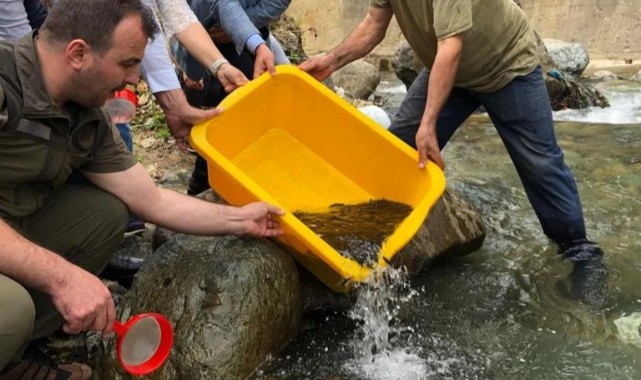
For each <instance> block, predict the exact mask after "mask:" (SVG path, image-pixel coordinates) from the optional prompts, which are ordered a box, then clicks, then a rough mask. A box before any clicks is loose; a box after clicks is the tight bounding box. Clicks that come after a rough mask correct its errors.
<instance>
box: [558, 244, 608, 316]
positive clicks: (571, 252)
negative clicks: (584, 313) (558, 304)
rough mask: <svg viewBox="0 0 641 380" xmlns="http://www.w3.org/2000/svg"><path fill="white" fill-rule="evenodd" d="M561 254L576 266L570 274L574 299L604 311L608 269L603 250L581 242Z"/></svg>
mask: <svg viewBox="0 0 641 380" xmlns="http://www.w3.org/2000/svg"><path fill="white" fill-rule="evenodd" d="M562 248H563V247H562ZM560 253H561V254H562V255H563V257H565V258H566V259H567V260H569V261H570V262H572V264H573V265H574V268H573V269H572V273H571V274H570V293H571V295H572V297H573V298H574V299H576V300H578V301H581V302H583V303H584V304H586V305H588V306H591V307H592V308H594V309H597V310H600V309H603V307H604V306H605V304H606V302H607V281H608V269H607V267H606V266H605V264H604V263H603V251H602V250H601V248H599V246H598V245H597V244H596V243H593V242H591V241H588V240H579V241H575V242H573V244H572V245H570V246H569V247H567V248H565V249H564V250H563V251H562V252H560Z"/></svg>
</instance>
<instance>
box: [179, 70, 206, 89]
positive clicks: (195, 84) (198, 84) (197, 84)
mask: <svg viewBox="0 0 641 380" xmlns="http://www.w3.org/2000/svg"><path fill="white" fill-rule="evenodd" d="M183 82H185V86H187V87H188V88H191V89H192V90H199V91H200V90H202V89H204V88H205V83H204V82H203V80H202V79H201V80H199V81H195V80H193V79H191V78H190V77H188V76H187V74H185V73H183Z"/></svg>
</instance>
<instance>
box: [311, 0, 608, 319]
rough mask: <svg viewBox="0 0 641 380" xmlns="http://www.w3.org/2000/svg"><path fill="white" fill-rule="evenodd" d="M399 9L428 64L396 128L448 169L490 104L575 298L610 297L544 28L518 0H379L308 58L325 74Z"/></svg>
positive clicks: (375, 35) (364, 49)
mask: <svg viewBox="0 0 641 380" xmlns="http://www.w3.org/2000/svg"><path fill="white" fill-rule="evenodd" d="M392 16H396V20H397V21H398V24H399V26H400V28H401V30H402V32H403V35H404V36H405V38H406V39H407V41H408V42H409V44H410V45H411V47H412V49H413V50H414V52H415V53H416V54H417V56H418V57H419V58H420V59H421V61H422V62H423V64H424V65H425V69H423V71H422V72H421V73H420V74H419V75H418V77H417V78H416V80H415V81H414V83H412V86H411V87H410V89H409V90H408V92H407V95H406V96H405V99H404V100H403V102H402V104H401V106H400V108H399V110H398V113H397V114H396V116H395V118H394V121H393V123H392V125H391V126H390V128H389V130H390V131H391V132H392V133H394V134H395V135H396V136H398V137H399V138H400V139H402V140H403V141H405V142H406V143H407V144H409V145H410V146H412V147H414V148H416V149H417V150H418V153H419V162H418V166H419V168H423V167H424V166H425V162H426V160H427V159H430V160H432V161H433V162H435V163H436V164H437V165H438V166H440V167H441V168H444V167H445V163H444V161H443V157H442V156H441V149H443V147H444V146H445V144H446V143H447V142H448V140H449V139H450V137H452V135H453V134H454V132H455V131H456V130H457V128H458V127H459V126H460V125H461V124H462V123H463V122H464V121H465V120H466V119H467V118H468V117H469V116H470V115H471V114H472V112H474V111H475V110H476V109H477V108H479V106H483V107H484V108H485V110H486V111H487V113H488V115H489V117H490V119H491V120H492V122H493V124H494V126H495V127H496V129H497V131H498V133H499V136H500V137H501V139H502V140H503V143H504V144H505V147H506V149H507V151H508V153H509V155H510V158H511V159H512V162H513V163H514V166H515V167H516V170H517V172H518V174H519V177H520V179H521V182H522V183H523V187H524V188H525V192H526V194H527V196H528V199H529V201H530V203H531V205H532V207H533V208H534V211H535V213H536V215H537V217H538V219H539V222H540V223H541V227H542V228H543V232H544V233H545V234H546V235H547V236H548V237H549V238H550V239H552V240H553V241H554V242H555V243H556V244H558V246H559V253H560V254H561V255H562V256H563V257H565V258H566V259H568V260H569V261H571V262H572V263H573V265H574V270H573V272H572V276H571V292H572V294H573V296H574V297H575V298H577V299H579V300H581V301H583V302H586V303H588V304H590V305H593V306H597V307H601V306H603V303H604V302H605V285H606V279H607V270H606V268H605V266H604V264H603V263H602V256H603V252H602V251H601V249H600V248H599V247H598V245H597V244H596V243H593V242H591V241H588V240H587V238H586V231H585V224H584V221H583V211H582V208H581V201H580V199H579V194H578V191H577V188H576V184H575V181H574V178H573V177H572V174H571V172H570V170H569V169H568V167H567V166H566V164H565V162H564V159H563V152H562V151H561V148H560V147H559V146H558V144H557V142H556V137H555V135H554V124H553V120H552V110H551V107H550V101H549V98H548V94H547V91H546V87H545V83H544V80H543V75H542V72H541V67H540V64H539V59H538V55H537V48H536V40H535V37H534V31H533V29H532V27H531V26H530V24H529V21H528V20H527V18H526V16H525V14H524V13H523V11H522V10H521V9H520V8H519V7H518V6H517V5H516V4H515V3H514V2H513V1H512V0H492V1H487V0H429V1H428V0H423V1H418V0H370V9H369V12H368V14H367V16H366V17H365V19H364V20H363V21H361V23H360V24H359V25H358V26H357V27H356V29H354V30H353V31H352V33H351V34H350V35H349V37H347V39H346V40H345V41H343V42H342V43H341V44H340V45H339V46H337V47H336V48H334V49H333V50H332V51H330V52H329V53H327V54H326V55H323V56H319V57H314V58H311V59H309V60H308V61H306V62H303V63H302V64H301V65H300V68H301V69H303V70H305V71H307V72H308V73H310V74H311V75H313V76H314V77H316V78H317V79H319V80H323V79H325V78H326V77H327V76H329V75H330V74H331V73H332V72H333V71H335V70H337V69H339V68H341V67H343V66H344V65H346V64H347V63H349V62H352V61H354V60H356V59H358V58H361V57H363V56H365V55H366V54H367V53H369V52H370V51H371V50H372V49H373V48H374V47H375V46H376V45H378V44H379V43H380V42H381V41H382V40H383V38H384V37H385V32H386V30H387V27H388V25H389V23H390V20H391V18H392Z"/></svg>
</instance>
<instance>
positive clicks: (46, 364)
mask: <svg viewBox="0 0 641 380" xmlns="http://www.w3.org/2000/svg"><path fill="white" fill-rule="evenodd" d="M32 343H33V342H32ZM91 377H92V371H91V368H90V367H89V366H88V365H86V364H81V363H71V364H56V363H55V362H54V361H53V360H52V359H51V358H50V357H49V356H48V355H46V354H45V353H44V352H42V351H40V350H39V349H38V348H37V347H36V346H35V345H34V344H30V345H29V347H28V348H27V350H26V352H25V354H24V358H23V359H22V360H20V361H18V362H15V363H9V364H8V365H7V366H6V367H5V368H4V369H3V370H2V371H1V372H0V380H90V379H91Z"/></svg>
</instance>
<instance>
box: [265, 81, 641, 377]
mask: <svg viewBox="0 0 641 380" xmlns="http://www.w3.org/2000/svg"><path fill="white" fill-rule="evenodd" d="M599 87H600V88H601V89H602V90H603V91H604V92H605V93H606V95H607V96H608V97H609V99H610V100H611V102H612V108H610V109H604V110H601V109H588V110H582V111H561V112H557V113H555V119H556V120H557V121H556V132H557V138H558V140H559V144H560V145H561V147H562V148H563V149H564V152H565V157H566V160H567V163H568V165H569V166H570V168H571V170H572V171H573V173H574V175H575V177H576V179H577V183H578V186H579V191H580V194H581V197H582V201H583V205H584V213H585V218H586V223H587V227H588V233H589V237H590V238H591V239H593V240H597V241H599V242H600V243H601V246H602V248H603V249H604V251H605V252H606V263H607V265H608V268H609V271H610V277H609V283H608V289H609V299H608V303H607V307H606V309H605V310H604V311H603V312H594V311H590V310H589V309H588V308H586V307H584V306H583V305H582V304H580V303H577V302H575V301H573V300H571V299H570V298H569V292H568V283H567V276H568V274H569V272H570V269H571V268H570V265H569V264H568V263H565V262H563V261H561V260H559V258H558V257H557V255H556V248H555V247H554V246H553V245H552V244H550V242H549V241H548V240H547V239H546V238H545V236H544V235H543V233H542V232H541V230H540V227H539V225H538V221H537V219H536V217H535V215H534V212H533V211H532V209H531V207H530V206H529V203H528V201H527V199H526V197H525V194H524V192H523V189H522V187H521V185H520V182H519V180H518V177H517V175H516V172H515V170H514V168H513V166H512V164H511V162H510V160H509V157H508V155H507V153H506V152H505V149H504V148H503V145H502V143H501V141H500V139H499V137H498V135H497V133H496V131H495V130H494V127H493V126H492V125H491V123H490V122H489V120H488V119H487V118H486V117H485V116H483V115H475V116H473V117H472V118H471V119H470V120H469V121H468V122H467V123H466V125H465V126H464V127H462V128H461V129H460V130H459V131H458V132H457V134H456V135H455V136H454V137H453V139H452V140H451V142H450V144H449V145H448V146H447V148H446V149H445V151H444V154H445V161H446V165H447V168H446V176H447V179H448V186H450V187H451V188H454V189H456V190H457V191H459V192H461V193H462V194H463V195H464V197H465V199H467V200H468V201H469V202H470V203H472V204H473V205H474V206H475V207H476V208H477V209H478V210H479V212H480V213H481V215H482V217H483V220H484V222H485V223H486V226H487V228H488V233H487V238H486V240H485V243H484V246H483V247H482V249H481V250H479V251H477V252H474V253H472V254H470V255H468V256H466V257H462V258H453V259H450V260H448V261H446V262H444V263H442V264H440V265H438V266H436V267H433V268H430V269H429V270H427V271H425V272H424V273H422V274H421V275H419V276H416V277H414V278H412V279H410V280H402V278H403V276H402V274H401V273H396V272H393V273H388V274H385V275H382V276H377V278H378V280H377V281H375V282H374V283H372V284H370V285H369V286H365V287H363V288H362V289H361V290H360V292H359V296H358V302H357V304H356V306H355V307H354V309H353V310H351V311H349V312H347V313H330V314H327V315H321V316H318V317H317V319H316V320H314V321H310V323H309V326H308V328H307V329H306V330H305V331H303V333H302V334H301V335H300V336H299V337H298V338H297V339H296V340H295V341H294V342H293V343H292V344H291V345H290V348H289V349H288V350H287V352H285V353H284V355H283V356H282V358H280V359H276V360H275V361H274V363H273V368H274V369H273V370H270V371H269V373H263V374H262V375H261V377H263V378H269V379H327V380H330V379H332V380H337V379H358V380H360V379H363V380H365V379H368V380H369V379H372V380H376V379H408V380H412V379H515V378H522V379H641V336H640V333H641V327H640V326H641V275H640V271H641V226H639V224H640V222H641V84H635V83H632V82H610V83H606V84H602V85H600V86H599ZM378 92H379V93H382V94H384V95H385V96H387V97H388V98H389V99H390V102H389V103H388V104H387V105H386V107H387V108H388V111H389V110H393V108H394V107H397V106H398V102H399V100H400V99H401V98H402V96H403V94H404V87H403V86H402V85H401V84H400V83H399V82H396V81H390V82H382V83H381V86H379V89H378Z"/></svg>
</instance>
